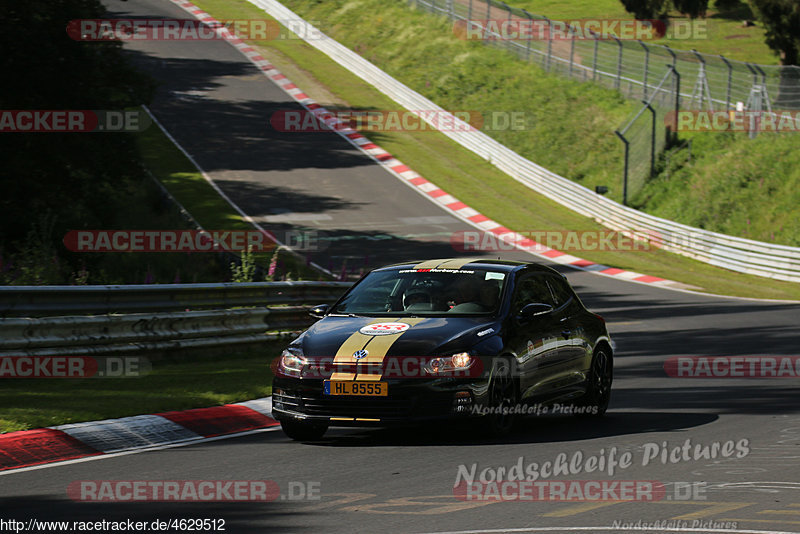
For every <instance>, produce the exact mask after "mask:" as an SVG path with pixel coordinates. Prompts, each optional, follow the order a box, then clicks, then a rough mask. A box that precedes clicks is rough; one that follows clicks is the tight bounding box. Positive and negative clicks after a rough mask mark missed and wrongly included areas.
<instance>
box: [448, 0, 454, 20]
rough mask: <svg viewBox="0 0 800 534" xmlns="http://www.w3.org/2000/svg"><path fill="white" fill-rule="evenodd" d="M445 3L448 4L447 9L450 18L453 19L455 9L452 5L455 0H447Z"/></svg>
mask: <svg viewBox="0 0 800 534" xmlns="http://www.w3.org/2000/svg"><path fill="white" fill-rule="evenodd" d="M447 3H448V4H449V5H450V7H449V8H448V10H449V11H450V20H455V18H456V9H455V7H454V4H455V0H447Z"/></svg>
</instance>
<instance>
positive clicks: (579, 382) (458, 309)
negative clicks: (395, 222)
mask: <svg viewBox="0 0 800 534" xmlns="http://www.w3.org/2000/svg"><path fill="white" fill-rule="evenodd" d="M311 313H312V315H314V316H315V317H319V318H321V320H320V321H318V322H317V323H315V324H314V325H313V326H312V327H311V328H309V329H308V330H306V331H305V332H304V333H303V334H301V335H300V337H298V338H297V339H295V340H294V341H293V342H292V343H291V345H289V347H288V348H287V349H286V350H285V351H283V354H282V355H281V357H280V361H279V363H278V365H277V369H276V374H275V379H274V381H273V387H272V393H273V405H272V406H273V415H274V416H275V417H276V418H277V419H278V420H279V421H280V422H281V425H282V427H283V430H284V432H285V433H286V434H287V435H288V436H289V437H291V438H294V439H299V440H311V439H317V438H319V437H321V436H322V435H323V434H324V433H325V431H326V430H327V428H328V427H329V426H369V425H374V426H387V425H390V424H393V423H408V422H423V421H431V420H437V419H461V418H469V417H475V418H476V423H479V424H482V425H483V426H484V427H485V428H486V429H487V430H488V431H489V432H492V433H497V434H499V433H505V432H508V431H509V430H510V428H511V425H512V423H513V422H514V419H515V416H516V415H519V414H530V413H537V414H541V413H542V412H544V413H547V412H548V410H550V413H576V414H586V415H602V414H603V413H605V411H606V408H607V407H608V402H609V398H610V394H611V381H612V374H613V371H612V369H613V359H612V345H611V340H610V338H609V335H608V331H607V329H606V325H605V321H604V320H603V318H602V317H600V316H599V315H596V314H593V313H591V312H589V311H587V310H586V308H585V307H584V306H583V304H582V303H581V301H580V299H579V298H578V296H577V295H576V294H575V292H574V291H573V290H572V288H571V287H570V286H569V283H568V282H567V280H566V279H565V278H564V277H563V276H562V275H561V274H559V273H558V272H557V271H555V270H553V269H551V268H549V267H545V266H542V265H538V264H534V263H520V262H512V261H500V260H497V261H495V260H484V259H465V258H462V259H451V260H430V261H424V262H421V263H407V264H398V265H392V266H388V267H383V268H380V269H375V270H374V271H371V272H370V273H368V274H367V275H365V276H364V277H363V278H362V279H361V280H359V281H358V283H356V284H355V285H354V286H353V287H352V288H350V289H349V290H348V291H347V293H345V294H344V295H343V296H342V297H341V298H340V299H339V300H338V301H337V302H336V303H335V304H333V305H332V306H328V305H320V306H316V307H314V308H312V310H311ZM556 407H558V409H556Z"/></svg>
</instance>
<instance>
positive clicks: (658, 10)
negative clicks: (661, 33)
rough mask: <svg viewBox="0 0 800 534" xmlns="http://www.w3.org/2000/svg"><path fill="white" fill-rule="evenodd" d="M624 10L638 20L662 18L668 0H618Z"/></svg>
mask: <svg viewBox="0 0 800 534" xmlns="http://www.w3.org/2000/svg"><path fill="white" fill-rule="evenodd" d="M620 2H622V5H623V6H624V7H625V11H627V12H628V13H630V14H632V15H633V16H634V17H635V18H637V19H639V20H647V19H656V18H662V17H663V16H665V15H666V12H667V4H668V0H620Z"/></svg>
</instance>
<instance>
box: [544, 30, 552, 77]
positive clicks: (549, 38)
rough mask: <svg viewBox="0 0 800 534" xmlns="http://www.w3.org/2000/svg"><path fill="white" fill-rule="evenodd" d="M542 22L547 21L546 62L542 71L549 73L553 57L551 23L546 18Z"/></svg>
mask: <svg viewBox="0 0 800 534" xmlns="http://www.w3.org/2000/svg"><path fill="white" fill-rule="evenodd" d="M544 20H546V21H547V61H546V63H545V67H544V70H546V71H547V72H550V60H551V58H552V57H553V21H552V20H550V19H548V18H547V17H545V18H544Z"/></svg>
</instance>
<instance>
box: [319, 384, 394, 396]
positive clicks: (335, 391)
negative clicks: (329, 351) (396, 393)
mask: <svg viewBox="0 0 800 534" xmlns="http://www.w3.org/2000/svg"><path fill="white" fill-rule="evenodd" d="M324 392H325V395H359V396H365V397H385V396H387V395H389V384H387V383H386V382H355V381H350V380H326V381H325V383H324Z"/></svg>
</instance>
